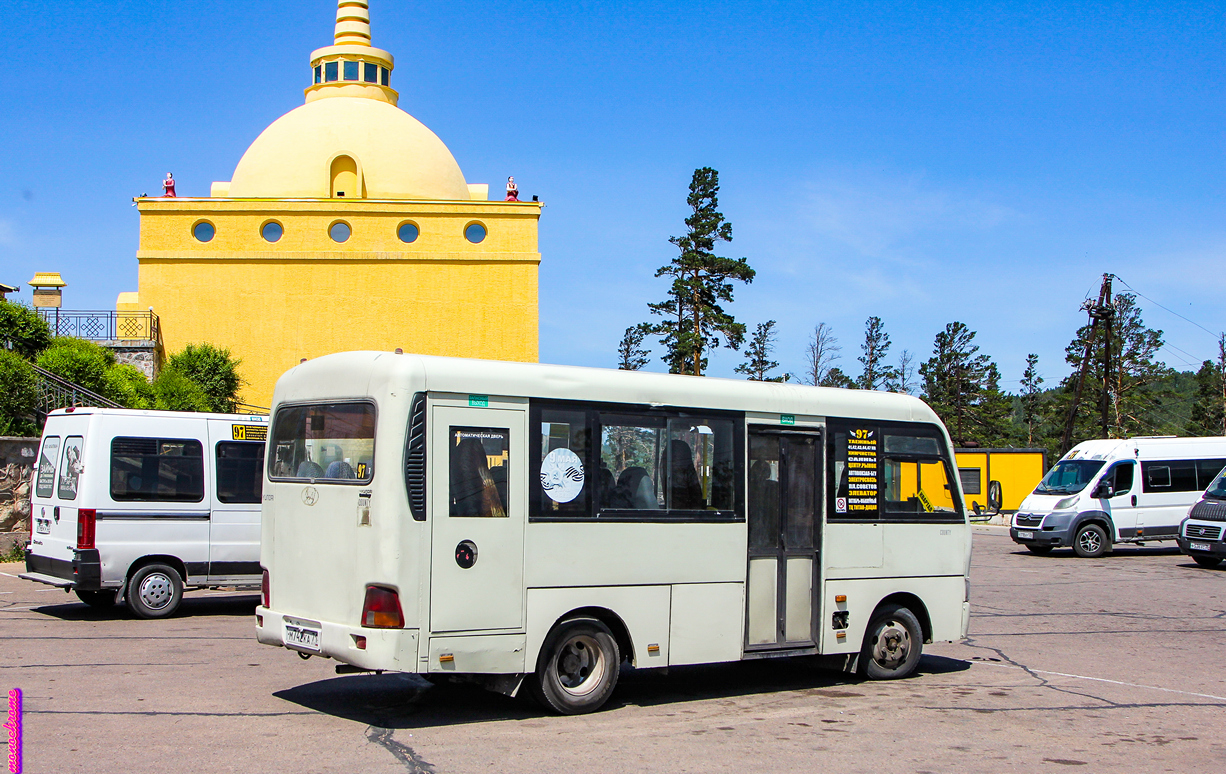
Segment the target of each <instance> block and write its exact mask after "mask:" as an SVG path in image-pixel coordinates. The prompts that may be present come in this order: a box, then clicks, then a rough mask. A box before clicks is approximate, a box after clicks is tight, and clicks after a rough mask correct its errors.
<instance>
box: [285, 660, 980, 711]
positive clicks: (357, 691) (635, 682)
mask: <svg viewBox="0 0 1226 774" xmlns="http://www.w3.org/2000/svg"><path fill="white" fill-rule="evenodd" d="M970 666H971V665H970V662H967V661H963V660H961V659H953V658H946V657H944V656H927V655H926V656H924V657H923V658H922V659H921V660H920V665H919V668H918V669H917V671H916V674H915V675H914V676H913V677H912V678H909V679H922V677H923V676H924V675H936V674H946V673H950V672H960V671H963V670H966V669H970ZM864 682H865V681H864V680H862V679H860V678H859V677H857V676H855V675H849V674H845V673H843V672H838V671H834V670H830V669H824V668H822V667H820V666H815V665H814V664H813V663H812V662H811V661H810V660H808V659H804V658H795V659H764V660H760V661H741V662H734V663H730V664H705V665H699V666H686V667H672V668H670V669H668V670H662V669H634V668H633V667H630V666H628V665H623V667H622V670H621V674H620V676H619V678H618V683H617V689H616V691H614V693H613V697H612V699H611V700H610V701H609V703H608V704H607V705H605V709H607V710H611V709H617V708H619V707H626V706H640V707H655V706H662V705H667V704H674V703H679V702H690V701H702V700H708V699H727V698H735V697H738V696H746V695H752V694H768V693H781V692H786V691H801V692H805V693H808V694H810V695H811V696H812V697H813V698H814V699H815V700H821V699H840V698H853V697H859V696H864V695H866V694H864V693H861V692H860V687H861V686H862V685H863V684H864ZM526 693H527V691H526V690H525V691H521V693H520V696H519V697H518V698H514V699H513V698H511V697H509V696H503V695H501V694H497V693H492V692H490V691H486V690H484V689H483V688H480V687H479V686H476V685H473V684H468V683H458V682H443V681H440V682H438V683H435V684H432V683H431V682H430V681H427V680H426V679H425V678H422V677H420V676H417V675H409V674H401V673H386V674H382V675H376V674H360V675H350V676H345V677H335V678H330V679H327V680H319V681H317V682H313V683H306V684H303V685H299V686H295V687H293V688H288V689H286V690H283V691H277V692H275V693H274V694H273V695H274V696H276V697H277V698H279V699H283V700H285V701H288V702H291V703H293V704H297V705H299V706H301V707H304V708H307V709H311V710H315V711H316V712H321V713H324V714H326V715H332V716H334V717H338V718H343V719H346V720H352V721H355V722H358V723H363V724H365V725H370V726H377V727H379V728H391V729H412V728H430V727H434V726H452V725H463V724H467V723H482V722H489V721H497V720H524V719H528V718H535V717H541V716H546V715H547V714H548V713H546V712H544V711H543V710H541V709H540V708H539V707H538V706H537V705H536V704H535V703H534V702H532V701H530V700H529V699H528V698H527V697H526Z"/></svg>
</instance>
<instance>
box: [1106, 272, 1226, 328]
mask: <svg viewBox="0 0 1226 774" xmlns="http://www.w3.org/2000/svg"><path fill="white" fill-rule="evenodd" d="M1115 278H1116V279H1117V280H1119V281H1120V283H1121V284H1122V285H1123V286H1124V287H1126V288H1128V289H1129V290H1131V291H1132V292H1133V293H1136V294H1137V295H1138V296H1140V297H1141V298H1144V299H1145V300H1146V301H1148V302H1150V303H1151V304H1153V305H1155V306H1157V307H1159V308H1160V309H1166V311H1168V312H1170V313H1171V314H1173V315H1175V316H1176V317H1178V318H1179V319H1181V320H1183V321H1184V322H1187V323H1191V324H1192V325H1195V326H1196V327H1197V328H1200V329H1201V330H1202V331H1204V332H1205V333H1208V334H1209V335H1210V336H1212V337H1213V338H1214V339H1217V338H1218V337H1219V336H1220V335H1221V334H1220V333H1214V332H1213V331H1211V330H1209V329H1208V328H1206V327H1205V326H1203V325H1201V324H1200V323H1198V322H1196V321H1195V320H1189V319H1188V318H1187V317H1184V316H1183V315H1181V314H1180V313H1179V312H1176V311H1175V310H1174V309H1168V308H1167V307H1165V306H1162V304H1159V303H1158V302H1157V301H1155V300H1154V299H1152V298H1150V297H1149V296H1147V295H1145V294H1144V293H1142V292H1141V291H1139V290H1137V289H1136V288H1134V287H1133V286H1132V285H1129V284H1128V283H1127V282H1125V281H1124V278H1123V277H1121V276H1120V275H1118V274H1117V275H1115Z"/></svg>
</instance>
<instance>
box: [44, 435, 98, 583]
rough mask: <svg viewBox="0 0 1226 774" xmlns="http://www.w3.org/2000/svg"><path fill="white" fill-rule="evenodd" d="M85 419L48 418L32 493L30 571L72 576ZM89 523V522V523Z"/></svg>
mask: <svg viewBox="0 0 1226 774" xmlns="http://www.w3.org/2000/svg"><path fill="white" fill-rule="evenodd" d="M85 426H86V422H84V421H75V422H71V423H68V422H66V421H63V420H61V421H60V422H55V421H54V420H51V421H49V422H48V431H47V433H46V434H45V435H44V436H43V442H42V447H41V448H40V449H39V455H38V470H37V471H36V473H35V481H34V492H33V496H32V497H31V503H30V504H31V517H32V518H33V520H34V524H33V530H32V536H31V541H30V548H31V554H32V555H33V556H32V557H31V561H30V562H29V563H28V567H29V569H30V570H31V571H33V572H36V573H40V574H42V575H50V576H53V577H56V578H59V579H61V580H64V581H73V580H75V577H74V573H73V559H74V558H76V548H77V510H78V507H79V504H80V502H79V500H80V496H81V493H80V489H81V484H82V478H81V472H82V471H83V470H84V462H85V461H84V457H83V455H84V452H85V436H84V433H83V432H82V429H83V428H84V427H85ZM91 526H92V525H91Z"/></svg>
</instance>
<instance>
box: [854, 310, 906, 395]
mask: <svg viewBox="0 0 1226 774" xmlns="http://www.w3.org/2000/svg"><path fill="white" fill-rule="evenodd" d="M860 350H861V351H862V352H863V353H864V354H862V355H861V356H860V357H858V358H856V359H857V360H859V361H860V365H862V366H864V371H863V372H862V373H861V374H860V378H859V380H858V381H857V386H859V387H860V389H863V390H875V389H877V388H879V387H885V386H886V385H887V384H889V383H890V381H891V380H893V379H895V378H896V376H897V375H896V374H895V372H894V368H892V367H891V366H888V365H886V364H885V358H886V355H887V354H889V352H890V334H888V333H886V332H885V325H883V324H882V322H881V318H880V317H870V318H868V319H867V320H865V322H864V343H863V344H861V345H860Z"/></svg>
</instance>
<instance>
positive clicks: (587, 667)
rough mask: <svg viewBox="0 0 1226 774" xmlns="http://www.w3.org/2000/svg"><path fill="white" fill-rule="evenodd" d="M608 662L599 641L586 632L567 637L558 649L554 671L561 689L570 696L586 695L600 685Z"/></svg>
mask: <svg viewBox="0 0 1226 774" xmlns="http://www.w3.org/2000/svg"><path fill="white" fill-rule="evenodd" d="M607 666H608V664H607V661H606V659H605V656H604V651H602V650H601V649H600V643H598V642H596V640H595V638H593V637H589V636H588V635H586V634H580V635H576V636H574V637H571V638H570V639H568V640H567V641H566V642H565V643H564V644H563V645H562V647H561V648H559V649H558V657H557V659H556V660H555V661H554V671H555V673H556V675H557V678H558V683H559V685H561V686H562V690H564V691H566V692H567V693H569V694H571V695H572V696H586V695H587V694H589V693H591V692H592V691H594V690H596V687H597V686H598V685H600V682H601V680H603V679H604V673H605V669H606V668H607Z"/></svg>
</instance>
